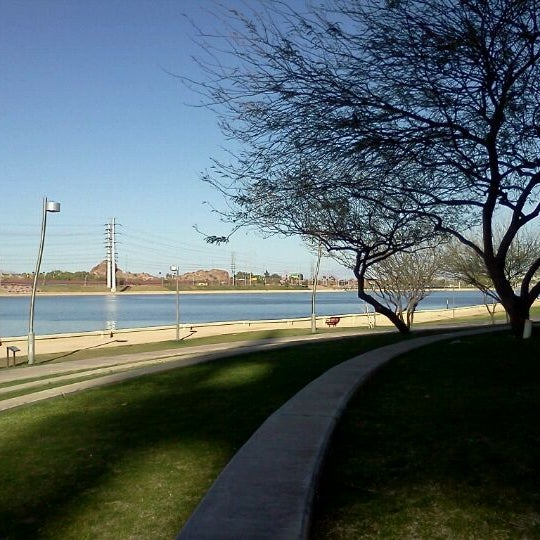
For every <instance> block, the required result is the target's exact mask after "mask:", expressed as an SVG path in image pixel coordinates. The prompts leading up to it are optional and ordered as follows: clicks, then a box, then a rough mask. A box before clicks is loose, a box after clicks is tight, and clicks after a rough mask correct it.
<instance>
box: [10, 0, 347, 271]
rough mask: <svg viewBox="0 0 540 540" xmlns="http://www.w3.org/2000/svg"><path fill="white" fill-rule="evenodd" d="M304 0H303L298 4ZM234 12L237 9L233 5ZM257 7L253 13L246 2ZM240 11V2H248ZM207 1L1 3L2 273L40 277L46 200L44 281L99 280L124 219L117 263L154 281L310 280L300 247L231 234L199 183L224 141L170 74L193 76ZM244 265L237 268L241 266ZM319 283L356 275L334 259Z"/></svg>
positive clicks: (308, 258) (215, 199) (310, 258)
mask: <svg viewBox="0 0 540 540" xmlns="http://www.w3.org/2000/svg"><path fill="white" fill-rule="evenodd" d="M297 1H300V0H297ZM229 3H230V4H231V3H233V2H229ZM250 3H251V4H253V3H256V0H250ZM238 4H239V6H242V4H243V2H242V0H239V1H238ZM210 6H211V1H210V0H170V1H169V0H84V1H74V0H0V73H1V76H0V178H1V184H0V186H1V201H2V207H1V209H0V270H1V271H3V272H9V271H15V272H32V271H33V270H34V266H35V258H36V256H37V248H38V243H39V231H40V225H41V208H42V199H43V197H44V196H47V197H48V198H49V199H51V200H55V201H59V202H60V203H61V205H62V209H61V213H60V214H49V215H48V225H47V238H46V244H45V252H44V258H43V263H42V268H41V269H42V271H50V270H54V269H64V270H70V271H75V270H89V269H90V268H91V267H92V266H94V265H95V264H97V263H98V262H99V261H101V260H102V259H104V258H105V244H104V242H105V224H106V223H107V222H108V221H109V220H110V218H113V217H114V218H116V220H117V222H118V223H119V224H120V226H119V227H118V229H117V232H118V245H117V251H118V264H119V266H120V267H121V268H122V269H127V270H129V271H132V272H143V271H146V272H149V273H152V274H154V275H157V274H158V273H159V272H163V273H165V272H167V270H168V267H169V265H170V264H176V263H178V264H179V266H180V271H181V272H182V273H183V272H186V271H191V270H195V269H199V268H223V269H225V270H230V267H231V260H232V258H233V256H234V259H235V264H236V269H237V270H246V271H252V272H254V273H259V272H263V271H264V270H265V269H268V270H269V271H270V272H272V273H273V272H276V273H279V274H281V273H285V272H287V273H295V272H303V273H304V274H306V275H309V274H310V271H311V270H310V269H311V267H312V265H313V262H314V259H315V257H314V255H313V254H311V253H310V252H309V251H308V250H307V249H306V248H305V247H304V246H303V244H302V243H301V241H300V240H298V239H283V238H277V237H274V238H270V239H263V238H262V237H261V236H260V235H259V234H256V233H255V232H254V231H246V232H240V233H238V234H237V235H236V237H234V238H233V240H232V241H231V243H230V244H229V245H226V246H222V247H212V246H208V245H207V244H206V243H205V242H204V240H203V238H202V237H201V236H200V234H198V233H197V232H196V231H195V230H194V229H193V225H195V224H197V225H198V226H199V227H200V228H201V229H202V230H204V231H205V232H208V233H210V234H222V233H223V232H226V231H227V229H226V228H225V227H226V226H225V225H223V224H220V222H219V220H218V218H217V217H216V216H215V215H214V214H213V213H212V212H211V209H210V207H209V206H208V205H207V204H205V201H210V202H212V203H213V204H216V205H218V206H219V205H220V198H219V196H218V194H217V193H215V192H214V191H213V190H212V189H211V188H209V187H208V186H207V185H206V184H204V183H203V182H202V181H201V180H200V173H201V172H202V171H203V170H204V169H205V168H207V167H208V166H209V165H210V157H211V156H219V155H220V154H221V152H222V147H223V146H224V145H225V141H224V139H223V137H222V135H221V133H220V132H219V130H218V127H217V122H216V118H215V116H214V115H213V113H211V112H210V111H208V110H205V109H203V108H197V107H192V106H190V105H189V104H193V103H195V102H196V101H197V98H196V96H194V95H193V94H190V93H189V92H188V91H187V90H186V89H185V88H184V87H183V86H182V84H181V83H180V82H179V81H178V79H175V78H174V77H172V76H170V75H169V74H168V73H167V72H173V73H178V74H182V75H186V74H187V75H190V74H193V75H195V76H196V75H197V73H196V66H195V64H194V63H193V61H192V59H191V56H192V55H193V54H196V53H197V46H196V45H195V44H194V43H193V41H192V37H193V29H192V27H191V25H190V23H189V22H188V20H187V19H186V18H185V17H184V14H186V15H188V16H189V17H191V18H192V19H194V20H195V21H199V22H201V23H202V24H204V23H205V21H207V18H208V17H209V14H208V12H207V9H208V8H209V7H210ZM233 254H234V255H233ZM321 271H322V273H326V274H334V275H338V276H347V277H348V276H349V275H350V272H349V271H348V270H346V269H343V268H342V267H340V266H339V265H338V264H337V263H335V262H334V261H332V260H326V261H323V263H322V266H321Z"/></svg>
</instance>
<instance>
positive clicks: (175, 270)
mask: <svg viewBox="0 0 540 540" xmlns="http://www.w3.org/2000/svg"><path fill="white" fill-rule="evenodd" d="M171 272H173V273H174V274H175V275H176V341H180V295H179V293H178V266H176V265H172V266H171Z"/></svg>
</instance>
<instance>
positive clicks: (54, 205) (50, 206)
mask: <svg viewBox="0 0 540 540" xmlns="http://www.w3.org/2000/svg"><path fill="white" fill-rule="evenodd" d="M45 210H47V212H60V203H59V202H54V201H47V204H46V205H45Z"/></svg>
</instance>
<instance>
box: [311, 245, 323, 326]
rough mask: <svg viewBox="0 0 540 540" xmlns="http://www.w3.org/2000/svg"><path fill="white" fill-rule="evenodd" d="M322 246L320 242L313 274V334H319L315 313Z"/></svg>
mask: <svg viewBox="0 0 540 540" xmlns="http://www.w3.org/2000/svg"><path fill="white" fill-rule="evenodd" d="M321 255H322V245H321V243H320V242H319V248H318V249H317V264H316V265H315V272H314V274H313V283H312V285H311V287H312V288H311V333H312V334H316V333H317V315H316V313H315V296H316V294H317V280H318V279H319V267H320V265H321Z"/></svg>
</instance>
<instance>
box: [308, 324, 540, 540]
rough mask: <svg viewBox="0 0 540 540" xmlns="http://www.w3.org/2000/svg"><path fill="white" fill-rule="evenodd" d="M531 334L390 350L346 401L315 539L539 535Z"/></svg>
mask: <svg viewBox="0 0 540 540" xmlns="http://www.w3.org/2000/svg"><path fill="white" fill-rule="evenodd" d="M539 358H540V336H539V335H538V329H535V336H534V338H533V339H531V340H526V341H517V340H515V339H514V338H513V337H511V336H510V335H508V334H506V335H490V336H483V337H475V338H464V339H460V340H455V341H454V342H449V343H446V344H443V345H434V346H430V347H426V348H423V349H419V350H417V351H415V352H414V353H410V354H407V355H404V356H402V357H400V358H397V359H396V360H394V361H393V362H391V363H390V364H389V365H387V366H386V367H385V368H383V369H382V370H381V371H380V372H379V373H378V374H377V377H375V378H374V379H372V380H371V381H370V382H369V383H368V384H367V385H366V386H365V387H364V388H363V389H362V390H361V391H360V392H359V393H358V394H357V396H356V397H355V398H354V399H353V401H352V402H351V405H350V407H349V409H348V410H347V412H346V414H345V416H344V418H343V420H342V422H341V424H340V426H339V427H338V429H337V431H336V437H335V439H334V442H333V445H332V448H331V452H330V459H329V460H328V464H327V467H326V471H325V474H324V475H323V482H322V487H321V492H320V499H319V510H318V512H317V519H316V521H315V523H314V526H313V531H314V535H313V538H315V539H322V538H325V539H326V538H339V539H340V540H341V539H349V538H350V539H353V538H354V539H356V538H373V537H377V538H426V539H427V538H490V539H495V538H539V537H540V491H539V485H540V427H539V423H538V418H539V416H540V360H539Z"/></svg>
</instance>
